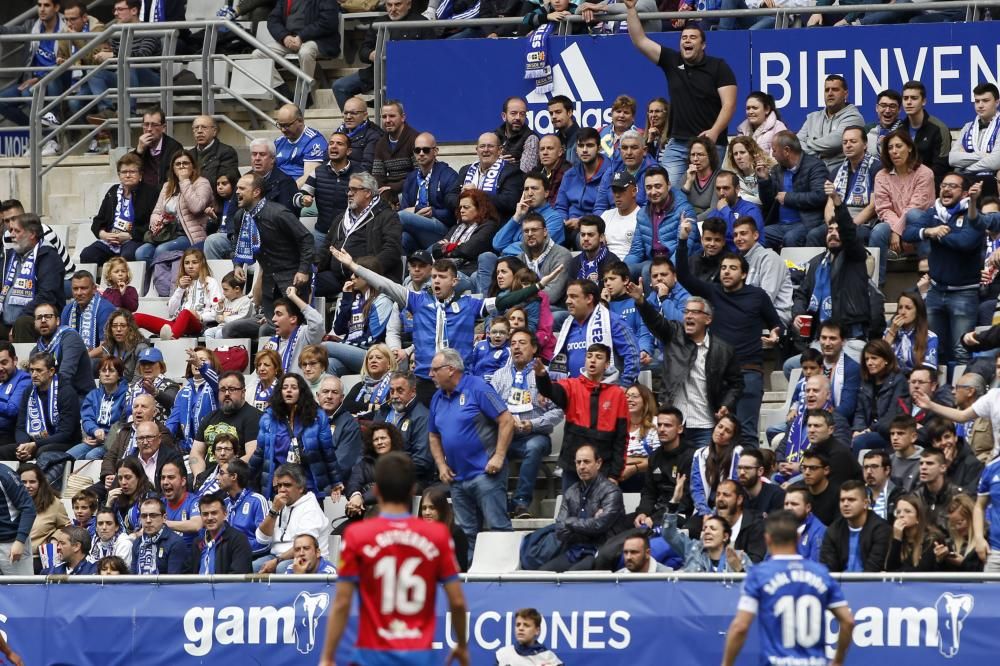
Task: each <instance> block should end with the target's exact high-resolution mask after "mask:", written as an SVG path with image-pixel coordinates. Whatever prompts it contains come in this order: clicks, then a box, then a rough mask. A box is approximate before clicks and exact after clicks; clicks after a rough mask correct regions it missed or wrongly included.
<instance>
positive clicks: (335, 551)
mask: <svg viewBox="0 0 1000 666" xmlns="http://www.w3.org/2000/svg"><path fill="white" fill-rule="evenodd" d="M340 541H341V538H340V535H339V534H331V535H330V542H329V548H330V554H329V557H327V558H326V559H327V560H328V561H330V562H333V563H334V565H336V564H337V561H338V560H340Z"/></svg>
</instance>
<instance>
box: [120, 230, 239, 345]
mask: <svg viewBox="0 0 1000 666" xmlns="http://www.w3.org/2000/svg"><path fill="white" fill-rule="evenodd" d="M223 298H224V296H223V295H222V287H221V286H219V281H218V280H216V279H215V278H214V277H212V269H210V268H209V267H208V260H206V259H205V255H204V254H203V253H202V251H201V250H199V249H198V248H195V247H190V248H188V249H186V250H184V254H182V255H181V270H180V271H179V272H178V273H177V281H176V282H175V283H174V293H173V294H171V295H170V301H169V302H168V303H167V319H163V318H161V317H154V316H153V315H148V314H143V313H142V312H137V313H135V323H136V324H138V325H139V328H144V329H146V330H147V331H149V332H151V333H158V334H159V336H160V339H161V340H172V339H173V338H183V337H186V336H197V335H198V334H199V333H201V332H202V331H203V330H204V328H205V324H209V323H215V316H216V314H217V313H218V311H219V303H221V302H222V300H223Z"/></svg>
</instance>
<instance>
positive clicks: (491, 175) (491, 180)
mask: <svg viewBox="0 0 1000 666" xmlns="http://www.w3.org/2000/svg"><path fill="white" fill-rule="evenodd" d="M476 156H477V157H478V158H479V160H478V161H476V162H473V163H472V164H466V165H465V166H464V167H462V168H461V169H460V170H459V172H458V182H457V184H456V186H455V187H454V188H452V192H451V197H450V198H449V200H448V204H449V205H448V207H449V208H451V209H452V210H455V209H456V208H458V199H459V195H460V194H461V193H462V191H463V190H467V189H473V190H482V191H483V192H485V193H486V194H487V195H488V196H489V197H490V201H492V202H493V205H494V206H495V207H496V209H497V212H498V213H500V220H501V221H504V220H508V219H510V216H511V215H513V214H514V209H515V208H516V207H517V202H518V201H520V200H521V190H522V188H523V186H524V174H523V173H521V170H520V169H518V168H517V165H516V164H510V163H508V162H505V161H504V160H501V159H500V139H499V137H497V135H496V134H495V133H493V132H484V133H483V134H480V135H479V141H477V142H476Z"/></svg>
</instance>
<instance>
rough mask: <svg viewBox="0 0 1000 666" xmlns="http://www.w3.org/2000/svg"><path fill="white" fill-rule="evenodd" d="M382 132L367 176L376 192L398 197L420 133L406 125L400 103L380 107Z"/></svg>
mask: <svg viewBox="0 0 1000 666" xmlns="http://www.w3.org/2000/svg"><path fill="white" fill-rule="evenodd" d="M382 128H383V129H384V130H385V134H384V135H383V136H381V137H379V140H378V141H376V142H375V156H374V162H372V170H371V174H372V175H373V176H375V180H377V181H378V184H379V187H380V188H388V189H390V190H392V191H393V192H395V193H396V194H399V193H400V192H401V191H402V189H403V181H404V180H406V176H407V175H408V174H409V173H410V172H411V171H413V169H415V168H416V165H417V162H416V160H415V159H413V146H414V144H415V142H416V140H417V136H418V135H419V134H420V132H418V131H417V130H416V129H414V128H413V127H411V126H410V125H409V124H408V123H407V122H406V111H404V110H403V103H402V102H400V101H398V100H394V99H390V100H386V101H385V102H383V103H382Z"/></svg>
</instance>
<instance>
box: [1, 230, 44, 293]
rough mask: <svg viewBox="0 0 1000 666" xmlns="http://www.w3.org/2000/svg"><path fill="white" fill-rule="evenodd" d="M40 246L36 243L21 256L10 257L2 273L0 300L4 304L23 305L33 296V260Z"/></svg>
mask: <svg viewBox="0 0 1000 666" xmlns="http://www.w3.org/2000/svg"><path fill="white" fill-rule="evenodd" d="M40 246H41V243H36V244H35V247H33V248H31V252H29V253H27V254H25V255H24V256H23V257H20V258H18V256H17V255H16V254H15V255H14V256H12V257H11V261H10V264H8V266H7V270H6V271H4V274H3V291H2V292H0V301H2V302H3V304H4V305H10V306H16V305H22V306H23V305H27V304H28V303H30V302H31V301H32V300H33V299H34V298H35V261H36V259H37V258H38V248H39V247H40Z"/></svg>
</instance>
